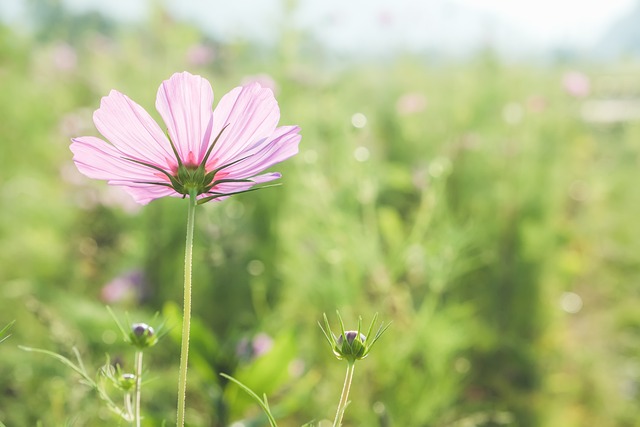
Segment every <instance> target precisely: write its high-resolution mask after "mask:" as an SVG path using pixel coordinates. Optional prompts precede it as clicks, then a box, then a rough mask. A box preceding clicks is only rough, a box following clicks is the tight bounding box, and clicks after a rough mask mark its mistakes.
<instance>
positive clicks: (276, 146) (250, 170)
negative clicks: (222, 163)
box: [224, 126, 301, 179]
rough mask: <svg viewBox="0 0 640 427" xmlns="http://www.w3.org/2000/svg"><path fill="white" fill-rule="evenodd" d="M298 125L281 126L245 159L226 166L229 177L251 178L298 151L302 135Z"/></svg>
mask: <svg viewBox="0 0 640 427" xmlns="http://www.w3.org/2000/svg"><path fill="white" fill-rule="evenodd" d="M298 132H300V128H299V127H297V126H281V127H279V128H277V129H276V130H275V132H274V133H273V135H272V136H271V138H269V139H268V140H266V141H262V142H261V144H260V145H258V146H257V147H255V148H254V149H253V150H252V152H251V153H250V155H249V156H248V157H247V158H246V159H245V160H243V161H241V162H238V163H236V164H235V165H233V166H229V167H228V168H225V169H224V171H225V172H226V173H228V176H229V177H233V178H240V179H242V178H250V177H252V176H254V175H256V174H258V173H260V172H262V171H263V170H265V169H267V168H269V167H271V166H273V165H275V164H276V163H280V162H282V161H283V160H285V159H288V158H289V157H291V156H293V155H295V154H296V153H297V152H298V144H299V142H300V139H301V136H300V134H299V133H298Z"/></svg>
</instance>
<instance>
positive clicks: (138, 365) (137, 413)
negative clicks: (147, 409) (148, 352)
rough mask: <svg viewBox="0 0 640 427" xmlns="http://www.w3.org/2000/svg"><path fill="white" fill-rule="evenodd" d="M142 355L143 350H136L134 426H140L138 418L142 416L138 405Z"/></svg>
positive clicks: (140, 387)
mask: <svg viewBox="0 0 640 427" xmlns="http://www.w3.org/2000/svg"><path fill="white" fill-rule="evenodd" d="M142 355H143V352H142V351H141V350H138V351H136V365H135V370H136V371H135V376H136V389H135V393H136V400H135V405H134V407H133V410H134V412H133V413H134V419H135V426H136V427H140V420H141V419H142V416H141V415H140V411H141V406H140V395H141V394H142V393H141V389H142Z"/></svg>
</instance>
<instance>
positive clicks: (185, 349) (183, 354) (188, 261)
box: [176, 192, 197, 427]
mask: <svg viewBox="0 0 640 427" xmlns="http://www.w3.org/2000/svg"><path fill="white" fill-rule="evenodd" d="M196 204H197V200H196V194H195V192H191V194H190V195H189V212H188V215H187V241H186V246H185V251H184V308H183V318H182V345H181V347H180V376H179V378H178V417H177V420H176V426H177V427H182V426H184V410H185V401H186V397H187V363H188V360H189V330H190V328H191V265H192V259H193V229H194V225H195V212H196Z"/></svg>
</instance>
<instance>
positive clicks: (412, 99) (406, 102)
mask: <svg viewBox="0 0 640 427" xmlns="http://www.w3.org/2000/svg"><path fill="white" fill-rule="evenodd" d="M426 108H427V98H426V97H425V96H424V95H423V94H421V93H406V94H404V95H402V96H401V97H400V98H398V101H397V102H396V111H397V112H398V114H400V115H403V116H406V115H409V114H415V113H420V112H422V111H424V110H425V109H426Z"/></svg>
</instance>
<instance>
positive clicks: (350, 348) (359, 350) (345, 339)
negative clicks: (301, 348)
mask: <svg viewBox="0 0 640 427" xmlns="http://www.w3.org/2000/svg"><path fill="white" fill-rule="evenodd" d="M377 319H378V314H377V313H376V314H375V316H373V320H372V321H371V325H370V326H369V329H368V331H367V334H366V335H365V334H362V333H360V330H361V329H362V318H360V319H358V329H357V330H355V331H353V330H350V331H345V329H344V323H343V322H342V318H341V317H340V313H338V320H339V321H340V331H341V333H340V335H339V336H338V337H337V338H336V336H335V335H334V334H333V332H331V326H330V325H329V319H327V315H326V314H325V315H324V326H323V325H322V324H320V329H322V332H323V333H324V336H325V338H326V339H327V341H328V342H329V345H331V349H332V350H333V354H334V355H335V356H336V357H337V358H338V359H340V360H342V359H344V360H346V361H347V362H349V363H354V362H355V361H356V360H360V359H364V358H365V357H367V356H368V355H369V352H370V351H371V347H373V344H375V342H376V341H378V339H379V338H380V336H381V335H382V334H383V333H384V331H386V330H387V328H388V327H389V324H386V325H385V324H384V323H383V324H381V325H380V327H379V328H378V330H377V331H376V332H375V334H373V335H371V332H372V331H373V327H374V325H375V324H376V320H377ZM371 337H373V338H371Z"/></svg>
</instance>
